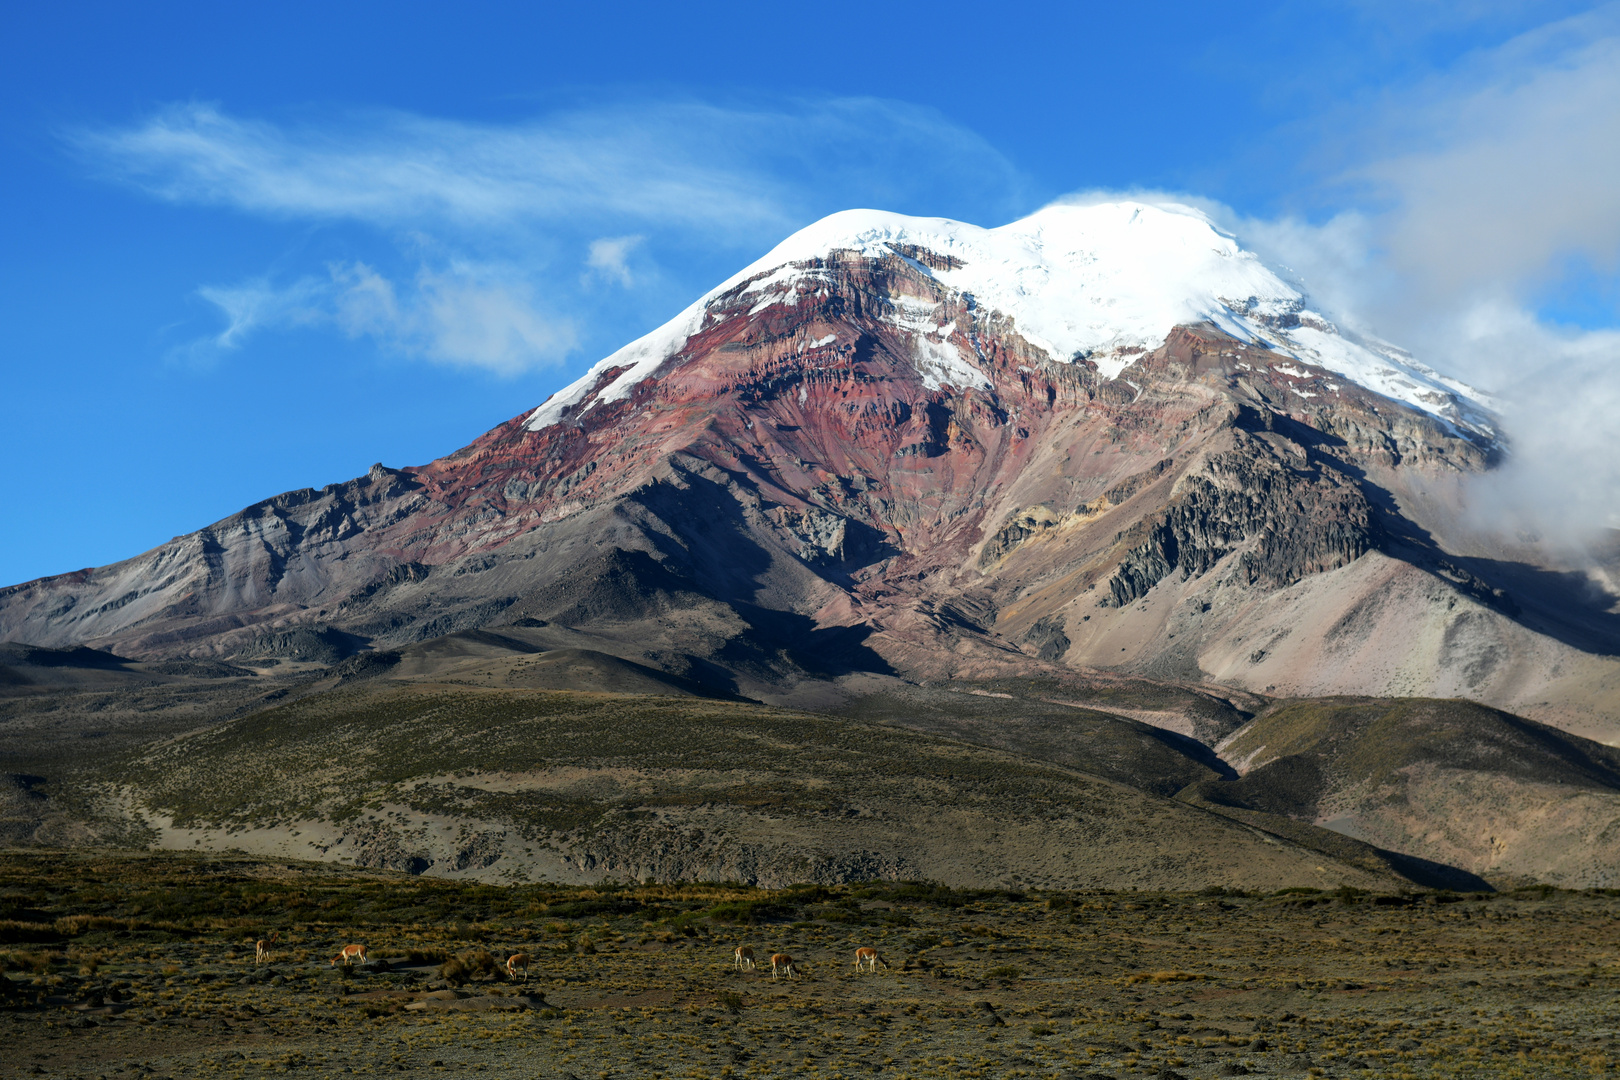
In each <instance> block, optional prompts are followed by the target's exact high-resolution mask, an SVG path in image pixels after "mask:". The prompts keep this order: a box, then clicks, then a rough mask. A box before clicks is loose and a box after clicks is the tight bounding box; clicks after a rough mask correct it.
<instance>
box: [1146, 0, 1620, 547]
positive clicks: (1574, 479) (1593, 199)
mask: <svg viewBox="0 0 1620 1080" xmlns="http://www.w3.org/2000/svg"><path fill="white" fill-rule="evenodd" d="M1323 138H1324V140H1326V141H1330V142H1333V143H1335V144H1337V145H1340V146H1341V147H1349V148H1350V149H1349V150H1348V151H1347V153H1349V154H1350V155H1351V156H1352V157H1353V158H1355V159H1356V160H1355V164H1353V165H1351V166H1349V167H1347V168H1345V170H1344V171H1343V172H1342V173H1341V174H1339V175H1338V176H1336V177H1333V178H1332V179H1331V181H1330V185H1331V187H1332V188H1333V189H1334V190H1336V191H1338V192H1340V193H1341V197H1342V193H1343V192H1345V191H1351V192H1353V193H1354V197H1353V201H1354V203H1355V206H1356V208H1353V209H1347V210H1343V211H1341V212H1340V213H1338V214H1337V215H1335V216H1333V217H1331V218H1329V219H1328V220H1326V221H1324V222H1319V223H1312V222H1308V221H1305V220H1302V219H1298V218H1282V219H1277V220H1258V219H1255V218H1249V217H1244V216H1242V215H1239V214H1237V213H1234V212H1233V211H1232V210H1230V209H1229V208H1226V207H1223V206H1220V205H1218V204H1213V203H1209V202H1207V201H1205V202H1203V203H1201V205H1202V206H1203V207H1204V208H1205V210H1206V211H1207V212H1209V213H1210V215H1211V216H1212V217H1213V218H1214V219H1215V220H1217V221H1218V222H1220V223H1221V224H1222V225H1224V226H1225V227H1226V228H1228V229H1230V230H1231V231H1233V232H1234V233H1236V234H1237V235H1239V236H1240V237H1242V238H1243V240H1244V241H1245V243H1247V244H1248V245H1249V246H1251V247H1253V248H1254V249H1255V250H1257V251H1258V252H1259V253H1260V254H1261V255H1262V257H1264V258H1266V260H1267V261H1268V262H1269V263H1271V264H1272V265H1274V266H1281V267H1287V268H1288V269H1289V270H1290V271H1291V272H1293V273H1294V274H1295V275H1297V277H1298V278H1299V281H1300V284H1301V286H1302V287H1303V288H1304V289H1305V291H1306V292H1308V293H1309V294H1310V295H1311V296H1312V298H1313V300H1314V301H1315V302H1316V303H1317V305H1318V306H1320V307H1321V308H1323V309H1324V310H1326V311H1328V312H1329V313H1330V314H1331V315H1333V316H1334V317H1335V318H1336V319H1338V320H1339V321H1341V322H1343V323H1346V324H1348V325H1350V326H1351V327H1353V328H1355V329H1357V330H1360V331H1362V332H1365V333H1371V334H1375V335H1377V336H1379V337H1383V338H1385V339H1387V340H1390V341H1394V342H1396V343H1398V344H1400V345H1401V346H1403V347H1405V348H1408V349H1410V350H1412V351H1413V352H1414V353H1415V354H1417V355H1418V356H1419V358H1420V359H1422V360H1423V361H1424V362H1425V363H1427V364H1429V365H1430V366H1432V367H1435V368H1437V369H1439V370H1441V371H1443V372H1446V373H1447V374H1450V375H1453V376H1455V377H1458V378H1460V379H1463V380H1464V381H1466V382H1468V383H1470V384H1472V385H1475V386H1479V387H1480V388H1482V389H1484V390H1486V391H1488V392H1490V393H1491V394H1492V395H1493V396H1494V397H1495V398H1496V399H1497V400H1498V401H1499V402H1501V403H1502V408H1503V414H1504V415H1503V421H1504V430H1505V432H1506V435H1507V439H1508V444H1509V445H1508V454H1507V457H1506V460H1505V462H1504V464H1503V465H1502V467H1501V468H1500V469H1497V470H1495V471H1493V472H1492V473H1491V474H1489V475H1488V476H1486V477H1484V478H1482V479H1481V480H1480V481H1479V482H1477V483H1475V484H1474V485H1473V487H1472V489H1471V498H1472V500H1473V503H1474V505H1473V509H1474V511H1475V512H1476V515H1477V516H1478V517H1479V518H1480V519H1481V523H1482V524H1486V525H1490V526H1494V527H1497V528H1499V529H1500V530H1501V531H1503V532H1504V533H1506V534H1509V535H1511V534H1512V533H1514V532H1521V531H1525V530H1529V531H1533V532H1538V533H1541V534H1543V535H1545V536H1547V537H1548V538H1549V539H1552V540H1554V541H1557V542H1560V543H1562V544H1566V545H1568V546H1570V547H1575V548H1578V547H1580V546H1581V545H1583V544H1585V543H1586V542H1588V541H1589V540H1590V539H1591V537H1592V535H1593V534H1594V533H1595V532H1600V531H1601V530H1604V529H1613V528H1620V331H1616V330H1615V329H1611V328H1606V327H1597V328H1590V329H1582V328H1580V327H1571V326H1563V325H1558V324H1557V323H1555V322H1552V321H1549V320H1547V319H1545V318H1542V317H1539V316H1538V315H1537V310H1538V308H1542V307H1546V306H1552V307H1556V305H1549V304H1548V303H1547V301H1548V300H1549V298H1552V299H1556V298H1557V296H1558V295H1559V293H1560V291H1561V290H1581V289H1583V288H1590V287H1591V285H1592V284H1593V282H1594V281H1595V282H1598V283H1599V284H1600V285H1602V284H1603V283H1605V282H1606V283H1607V288H1608V289H1609V290H1610V291H1614V285H1615V280H1614V279H1615V275H1616V272H1617V270H1620V9H1617V7H1616V6H1615V5H1607V6H1605V7H1604V8H1602V9H1599V10H1598V11H1595V12H1591V13H1588V14H1585V15H1581V16H1578V17H1575V18H1570V19H1565V20H1561V21H1559V22H1556V23H1553V24H1550V25H1547V26H1544V27H1542V28H1540V29H1538V30H1535V31H1533V32H1531V33H1528V34H1525V35H1523V36H1521V37H1519V38H1517V39H1515V40H1513V41H1510V42H1509V43H1507V44H1506V45H1504V46H1502V47H1500V48H1498V49H1494V50H1491V51H1489V52H1486V53H1481V54H1479V55H1476V56H1472V57H1469V58H1467V60H1466V61H1465V62H1464V63H1463V64H1461V65H1459V66H1458V68H1457V69H1456V70H1454V71H1452V72H1450V73H1448V74H1446V75H1444V76H1436V77H1434V78H1433V79H1431V80H1429V81H1428V82H1426V83H1425V84H1423V85H1421V86H1418V87H1416V88H1414V89H1412V90H1410V91H1407V92H1405V93H1403V94H1398V95H1391V96H1390V97H1388V98H1387V99H1385V100H1383V101H1382V102H1381V103H1380V104H1379V105H1378V106H1377V107H1376V108H1373V109H1370V110H1367V109H1364V110H1362V111H1361V112H1360V113H1359V114H1358V115H1357V116H1356V117H1355V118H1354V119H1345V118H1343V117H1340V118H1337V119H1336V120H1335V122H1334V123H1332V124H1330V125H1325V128H1324V134H1323ZM1175 197H1176V198H1178V199H1181V200H1183V201H1187V199H1188V197H1187V196H1185V195H1177V196H1175ZM1193 201H1195V202H1196V201H1197V200H1193ZM1598 291H1599V292H1602V291H1604V289H1603V288H1599V290H1598ZM1607 322H1608V324H1609V327H1613V326H1616V325H1620V310H1617V311H1614V312H1612V313H1611V314H1610V317H1609V319H1608V320H1607Z"/></svg>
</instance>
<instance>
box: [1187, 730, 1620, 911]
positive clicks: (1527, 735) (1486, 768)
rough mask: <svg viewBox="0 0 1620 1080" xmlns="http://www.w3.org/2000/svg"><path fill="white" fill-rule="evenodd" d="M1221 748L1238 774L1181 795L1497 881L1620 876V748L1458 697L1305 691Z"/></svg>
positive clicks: (1610, 883)
mask: <svg viewBox="0 0 1620 1080" xmlns="http://www.w3.org/2000/svg"><path fill="white" fill-rule="evenodd" d="M1219 749H1220V750H1221V752H1222V755H1223V756H1224V757H1225V758H1226V760H1227V761H1229V762H1231V763H1232V764H1233V765H1234V766H1235V767H1236V768H1237V769H1238V771H1239V772H1240V773H1242V776H1241V778H1240V779H1237V780H1235V781H1231V782H1227V783H1219V784H1211V783H1208V782H1199V783H1198V784H1196V785H1194V786H1193V787H1191V788H1189V789H1188V790H1187V791H1186V792H1183V793H1182V795H1181V798H1183V799H1187V800H1189V801H1192V802H1195V803H1198V804H1200V805H1208V806H1211V807H1213V808H1217V809H1220V808H1233V809H1238V810H1242V811H1252V812H1258V813H1260V814H1262V815H1276V816H1281V817H1286V818H1291V819H1295V820H1297V821H1302V822H1308V823H1312V824H1315V825H1318V826H1322V827H1325V828H1328V829H1332V830H1335V831H1337V832H1340V833H1343V834H1345V835H1347V836H1350V837H1354V838H1357V839H1360V840H1363V841H1366V842H1368V843H1371V844H1376V845H1378V846H1380V847H1383V848H1388V849H1391V850H1394V851H1400V852H1404V853H1407V854H1409V855H1412V856H1416V857H1420V858H1426V859H1432V860H1436V861H1439V862H1442V863H1446V864H1449V865H1452V866H1456V867H1459V868H1462V869H1464V870H1467V871H1471V872H1473V873H1476V874H1482V875H1487V876H1489V877H1491V878H1492V879H1493V880H1498V881H1513V880H1516V879H1525V878H1529V879H1537V880H1542V881H1548V882H1553V883H1556V884H1561V885H1566V886H1570V887H1593V886H1601V887H1614V886H1615V885H1616V884H1617V883H1620V751H1617V750H1615V749H1614V748H1612V747H1608V746H1604V745H1602V744H1600V743H1595V742H1592V741H1590V740H1587V739H1582V738H1579V737H1578V736H1573V735H1570V734H1568V733H1567V732H1563V731H1559V730H1558V729H1556V728H1552V727H1548V726H1547V725H1544V724H1538V723H1536V722H1535V721H1533V720H1526V719H1524V718H1522V717H1518V716H1513V715H1511V714H1509V713H1504V712H1500V711H1498V710H1496V709H1490V708H1486V707H1484V706H1481V705H1476V704H1474V703H1473V702H1468V701H1457V700H1452V701H1434V700H1398V701H1388V700H1383V701H1379V700H1368V699H1354V698H1338V699H1326V700H1319V701H1302V702H1296V703H1293V704H1289V705H1285V706H1283V707H1282V708H1279V709H1277V710H1276V711H1275V712H1271V713H1268V714H1266V715H1265V716H1263V717H1261V718H1259V719H1257V720H1255V721H1254V722H1253V723H1251V724H1249V725H1248V726H1246V727H1244V728H1243V729H1241V730H1240V731H1238V732H1237V733H1236V734H1234V735H1233V736H1232V737H1231V738H1229V739H1228V740H1226V741H1225V742H1224V743H1223V744H1222V745H1221V746H1220V748H1219ZM1240 816H1242V815H1240ZM1244 819H1245V820H1253V821H1257V822H1258V821H1261V820H1262V819H1261V818H1256V817H1245V818H1244Z"/></svg>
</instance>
